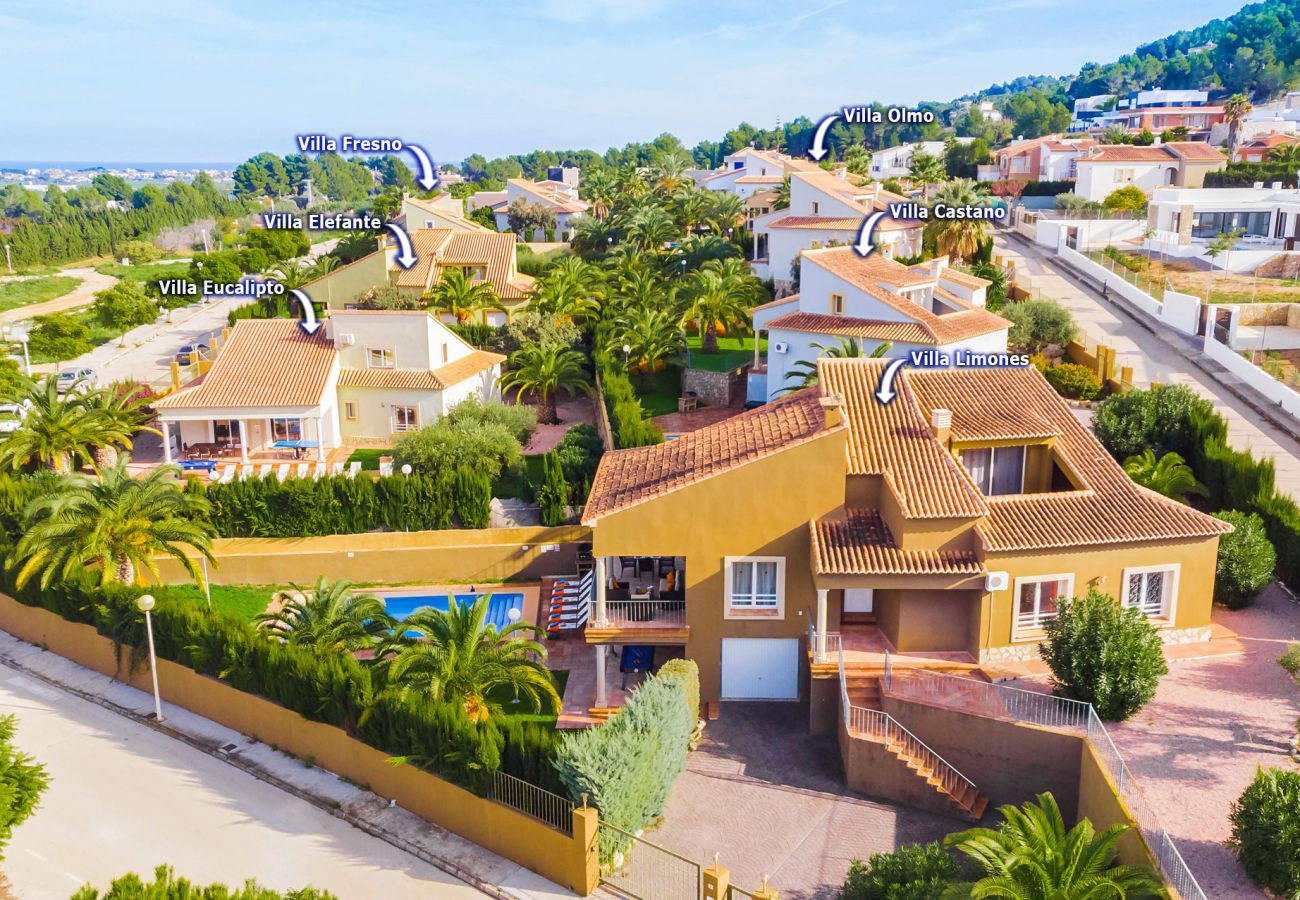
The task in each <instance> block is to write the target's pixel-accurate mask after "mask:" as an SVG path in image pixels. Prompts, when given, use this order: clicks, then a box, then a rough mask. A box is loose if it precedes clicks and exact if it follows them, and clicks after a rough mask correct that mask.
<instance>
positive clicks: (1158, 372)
mask: <svg viewBox="0 0 1300 900" xmlns="http://www.w3.org/2000/svg"><path fill="white" fill-rule="evenodd" d="M994 241H995V243H996V245H997V252H998V253H1000V254H1001V255H1002V256H1004V257H1010V258H1011V259H1014V260H1015V263H1016V270H1017V280H1018V282H1019V283H1020V285H1021V286H1022V287H1025V288H1027V289H1030V290H1033V291H1035V292H1039V293H1041V294H1042V296H1044V297H1052V298H1054V299H1056V300H1059V301H1061V303H1062V304H1064V305H1065V306H1066V307H1068V308H1069V310H1070V311H1071V312H1072V313H1073V314H1074V319H1075V321H1076V322H1077V323H1078V324H1079V327H1080V328H1081V329H1082V330H1083V331H1084V333H1085V334H1086V335H1087V336H1088V338H1089V339H1090V340H1091V341H1092V342H1094V343H1102V344H1107V345H1108V346H1111V347H1114V348H1115V352H1116V357H1117V365H1118V366H1132V367H1133V379H1134V381H1135V382H1136V383H1137V384H1140V385H1145V384H1149V383H1151V382H1153V381H1154V382H1159V383H1161V384H1185V385H1187V386H1188V387H1190V388H1192V389H1193V390H1194V391H1196V392H1197V393H1198V394H1200V395H1201V396H1203V397H1206V398H1208V399H1209V400H1211V401H1213V403H1214V405H1215V406H1216V407H1217V408H1218V411H1219V413H1220V414H1221V415H1222V416H1223V417H1224V418H1226V419H1227V420H1228V441H1229V443H1230V444H1232V446H1234V447H1236V448H1237V449H1238V450H1249V451H1251V452H1252V453H1254V454H1255V456H1256V457H1267V458H1269V459H1272V460H1273V461H1274V463H1275V464H1276V465H1277V486H1278V489H1279V490H1282V491H1285V492H1286V493H1289V494H1290V495H1291V496H1292V497H1297V498H1300V439H1297V437H1296V436H1295V435H1288V434H1286V433H1284V432H1283V431H1281V430H1280V429H1279V428H1276V427H1275V426H1273V425H1272V424H1271V423H1269V422H1266V421H1264V420H1263V419H1262V418H1261V417H1260V416H1259V414H1258V413H1256V412H1255V411H1254V410H1252V409H1250V408H1249V407H1247V406H1246V405H1245V404H1244V403H1242V402H1241V400H1240V399H1239V398H1237V397H1236V396H1235V395H1234V394H1233V393H1232V392H1231V391H1229V390H1227V389H1226V388H1224V386H1223V385H1222V384H1220V383H1219V382H1217V381H1216V380H1215V379H1213V378H1211V377H1210V376H1209V375H1207V374H1205V373H1204V372H1203V371H1201V370H1200V369H1199V368H1197V367H1196V366H1194V365H1193V364H1192V363H1191V362H1190V361H1189V360H1188V358H1187V356H1185V355H1184V354H1183V353H1180V352H1179V351H1178V350H1176V349H1174V348H1172V347H1170V346H1169V345H1168V344H1166V343H1165V342H1164V341H1163V340H1161V339H1160V338H1158V337H1156V336H1155V335H1154V334H1152V333H1151V332H1150V331H1148V330H1147V329H1146V328H1144V327H1142V326H1141V325H1139V324H1138V323H1137V321H1135V320H1134V319H1133V318H1131V317H1130V316H1129V315H1127V314H1126V313H1124V312H1122V311H1120V310H1119V309H1118V308H1117V307H1116V302H1119V301H1115V300H1102V299H1101V297H1100V295H1099V294H1097V293H1096V292H1095V291H1093V290H1092V289H1091V287H1083V286H1082V285H1080V284H1079V282H1078V281H1076V280H1074V279H1073V278H1071V277H1069V276H1068V275H1065V274H1063V273H1062V272H1061V271H1060V270H1059V269H1058V268H1056V266H1055V264H1054V257H1053V255H1052V254H1051V253H1049V252H1048V251H1047V249H1046V248H1042V247H1038V246H1037V245H1031V244H1026V243H1022V242H1020V241H1015V240H1013V239H1010V238H1008V237H1006V236H1005V235H1002V234H998V235H996V236H995V238H994ZM1189 352H1197V351H1195V350H1193V349H1190V348H1189Z"/></svg>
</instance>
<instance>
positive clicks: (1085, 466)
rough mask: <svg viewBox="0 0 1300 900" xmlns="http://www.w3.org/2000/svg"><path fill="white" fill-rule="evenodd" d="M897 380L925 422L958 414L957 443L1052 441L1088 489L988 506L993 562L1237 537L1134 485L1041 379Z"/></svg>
mask: <svg viewBox="0 0 1300 900" xmlns="http://www.w3.org/2000/svg"><path fill="white" fill-rule="evenodd" d="M899 380H900V381H905V382H906V383H907V384H908V386H909V389H910V393H911V395H912V396H913V397H914V398H916V402H917V403H919V404H920V408H921V411H922V412H923V413H924V414H925V415H926V416H928V415H929V413H930V411H931V410H932V409H935V408H938V407H943V408H945V409H949V410H952V413H953V433H954V435H956V436H959V438H960V437H971V438H973V439H980V440H991V439H994V438H996V437H1002V436H1006V437H1009V438H1017V437H1021V438H1023V436H1024V433H1025V432H1031V433H1033V434H1034V435H1042V434H1043V433H1044V432H1047V431H1049V430H1051V431H1055V436H1054V439H1053V444H1052V446H1053V449H1054V451H1055V454H1056V456H1057V458H1058V460H1059V462H1060V464H1061V466H1062V467H1063V468H1065V469H1066V470H1067V471H1069V472H1070V473H1071V474H1072V475H1073V476H1074V477H1075V478H1076V479H1077V480H1078V482H1079V483H1080V487H1081V489H1080V490H1075V491H1063V492H1055V493H1046V494H1013V495H1007V496H997V497H989V498H987V501H986V502H987V505H988V508H989V515H988V518H987V519H985V520H984V521H983V522H981V523H980V525H979V529H978V531H979V536H980V540H981V542H982V543H983V545H984V549H985V550H986V551H988V552H990V553H1004V552H1012V551H1022V550H1038V549H1051V548H1057V547H1077V546H1095V545H1106V544H1119V543H1132V542H1137V541H1158V540H1168V539H1181V538H1189V537H1210V536H1213V535H1217V534H1224V533H1226V532H1227V531H1230V530H1231V528H1230V526H1228V525H1227V524H1226V523H1224V522H1221V521H1219V520H1218V519H1215V518H1213V517H1212V516H1207V515H1205V514H1204V513H1200V512H1197V511H1196V510H1194V509H1192V508H1191V507H1190V506H1185V505H1183V504H1181V503H1178V502H1177V501H1175V500H1170V499H1169V498H1167V497H1162V496H1160V495H1159V494H1156V493H1154V492H1152V491H1149V490H1147V489H1146V488H1143V487H1139V486H1138V485H1136V484H1134V483H1133V481H1132V480H1131V479H1130V478H1129V477H1128V475H1127V474H1125V472H1124V470H1123V469H1122V468H1120V466H1119V464H1118V463H1116V462H1115V460H1114V459H1112V458H1111V456H1110V454H1109V453H1107V452H1106V450H1105V448H1103V447H1102V446H1101V444H1100V443H1099V442H1098V441H1097V439H1096V438H1095V437H1093V435H1092V433H1091V432H1090V431H1088V429H1087V428H1086V427H1085V426H1084V425H1083V423H1081V422H1080V421H1079V420H1078V418H1076V417H1075V415H1074V414H1073V413H1072V412H1071V411H1070V409H1069V407H1067V406H1066V405H1065V403H1064V402H1063V401H1062V400H1061V398H1060V397H1059V396H1057V394H1056V392H1055V391H1054V390H1052V388H1051V386H1050V385H1048V383H1047V381H1046V379H1044V378H1043V376H1042V375H1041V374H1040V373H1039V372H1038V371H1037V370H1036V369H1032V368H1026V369H962V370H948V371H939V370H925V371H919V370H918V371H908V372H906V373H905V377H903V378H900V379H899ZM995 398H996V399H995ZM894 405H896V403H895V404H894ZM998 407H1001V409H1000V410H999V409H998ZM950 458H951V457H950Z"/></svg>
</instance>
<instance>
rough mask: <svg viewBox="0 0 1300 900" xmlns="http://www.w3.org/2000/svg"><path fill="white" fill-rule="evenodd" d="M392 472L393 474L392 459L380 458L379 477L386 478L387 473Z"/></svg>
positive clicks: (390, 473)
mask: <svg viewBox="0 0 1300 900" xmlns="http://www.w3.org/2000/svg"><path fill="white" fill-rule="evenodd" d="M392 474H393V461H392V460H391V459H389V460H383V459H381V460H380V461H379V477H381V478H387V477H388V476H389V475H392Z"/></svg>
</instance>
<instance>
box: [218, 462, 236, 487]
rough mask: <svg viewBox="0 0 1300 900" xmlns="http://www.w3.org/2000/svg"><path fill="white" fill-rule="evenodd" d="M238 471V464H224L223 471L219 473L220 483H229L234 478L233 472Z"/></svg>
mask: <svg viewBox="0 0 1300 900" xmlns="http://www.w3.org/2000/svg"><path fill="white" fill-rule="evenodd" d="M238 471H239V467H238V466H226V468H225V471H223V472H222V473H221V483H222V484H229V483H230V482H232V481H234V480H235V473H236V472H238Z"/></svg>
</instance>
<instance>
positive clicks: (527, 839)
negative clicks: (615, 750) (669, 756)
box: [0, 594, 597, 896]
mask: <svg viewBox="0 0 1300 900" xmlns="http://www.w3.org/2000/svg"><path fill="white" fill-rule="evenodd" d="M0 628H3V629H4V630H5V631H7V632H9V633H10V634H12V635H14V636H15V637H18V638H21V639H22V640H24V641H28V642H29V643H32V644H37V645H39V646H41V647H44V648H46V649H48V650H50V651H51V652H53V653H56V654H58V655H59V656H63V657H66V658H67V659H70V660H72V661H73V662H75V663H78V664H80V665H83V666H85V667H87V668H89V669H93V670H94V671H96V672H99V673H100V674H102V675H107V676H108V677H110V678H115V679H117V680H119V681H122V682H125V683H127V684H130V685H133V686H134V687H136V688H139V689H140V690H142V691H149V690H151V687H150V682H149V670H148V668H147V666H141V667H140V668H138V669H137V670H136V671H134V672H128V671H126V667H127V659H128V656H129V651H124V652H123V657H122V664H121V665H120V666H119V664H118V659H117V654H116V652H115V650H114V648H113V642H112V641H110V640H109V639H108V638H106V637H104V636H103V635H101V634H99V633H98V632H96V631H95V629H93V628H91V627H90V626H89V625H79V624H76V623H73V622H68V621H67V620H65V619H63V618H61V617H60V616H57V615H55V614H54V613H52V612H49V611H48V610H44V609H38V608H35V607H29V606H24V605H23V604H21V603H19V602H18V601H16V600H14V599H13V598H11V597H8V596H5V595H3V594H0ZM158 684H159V689H160V691H161V693H162V696H163V699H165V700H166V701H167V702H168V703H174V704H175V705H177V706H180V707H182V708H184V709H187V710H190V711H191V712H194V713H197V714H198V715H201V716H203V717H204V718H207V719H211V720H212V721H214V722H218V723H220V724H221V725H224V726H226V727H227V728H233V729H234V730H236V731H238V732H240V733H241V734H246V735H249V736H250V737H253V738H256V739H257V740H259V741H261V742H262V743H265V744H270V745H272V746H275V747H278V748H279V749H281V750H284V751H286V752H288V753H291V754H293V755H295V756H299V757H303V758H306V757H312V758H313V759H314V760H315V762H316V764H317V765H318V766H320V767H321V768H323V769H326V770H328V771H330V772H333V773H335V774H336V775H342V776H346V777H347V778H348V779H350V780H351V781H354V782H356V783H357V784H361V785H365V786H367V787H369V789H370V790H372V791H374V792H375V793H376V794H378V795H380V796H381V797H388V798H391V799H394V800H396V801H397V803H398V804H399V805H400V806H402V807H403V808H405V809H409V810H410V811H411V812H413V813H415V814H416V815H418V816H420V817H421V818H423V819H426V820H428V821H430V822H433V823H435V824H437V825H440V826H441V827H443V828H446V829H447V830H448V831H451V832H453V833H455V834H458V835H460V836H461V837H464V838H466V839H468V840H471V841H473V842H474V843H476V844H479V845H480V846H483V847H486V848H488V849H489V850H492V851H494V852H496V853H499V854H500V855H501V856H504V857H505V858H506V859H509V860H512V861H513V862H516V863H518V864H519V865H521V866H524V867H526V868H528V869H531V870H532V871H534V872H537V873H538V874H540V875H544V876H545V877H547V878H549V879H550V880H551V881H554V882H556V883H557V884H561V885H564V886H566V887H568V888H570V889H572V890H574V891H576V892H577V893H579V894H581V895H583V896H586V895H587V894H590V893H591V892H592V891H594V890H595V889H596V883H597V852H596V839H597V822H596V811H595V810H594V809H587V810H581V809H580V810H575V812H574V833H573V837H569V836H567V835H565V834H562V833H561V832H559V831H556V830H555V829H553V828H551V827H549V826H547V825H543V824H542V823H541V822H539V821H537V820H535V819H533V818H531V817H529V816H526V815H524V814H522V813H519V812H516V811H515V810H513V809H510V808H509V807H505V806H502V805H500V804H498V803H493V802H492V801H490V800H485V799H483V798H482V797H478V796H476V795H474V794H471V793H469V792H468V791H465V790H463V789H461V788H459V787H457V786H455V785H453V784H451V783H450V782H447V781H443V780H442V779H441V778H438V777H437V776H435V775H430V774H429V773H427V772H422V771H420V770H419V769H417V768H414V767H413V766H393V765H390V764H389V762H388V756H387V754H385V753H381V752H380V751H378V750H376V749H374V748H373V747H370V746H369V745H367V744H363V743H362V742H360V741H357V740H354V739H352V738H350V737H348V736H347V734H346V733H344V732H343V731H342V730H341V729H338V728H335V727H333V726H331V725H323V724H321V723H319V722H312V721H309V720H307V719H304V718H303V717H302V716H300V715H298V714H297V713H295V712H292V711H290V710H287V709H285V708H284V707H282V706H278V705H276V704H274V703H271V702H270V701H269V700H264V699H262V698H261V697H257V696H254V695H252V694H246V693H244V692H242V691H239V690H236V689H235V688H233V687H230V686H229V685H227V684H224V683H222V682H220V681H217V680H216V679H214V678H208V677H206V676H204V675H200V674H198V673H197V672H195V671H193V670H192V669H188V668H186V667H184V666H181V665H178V664H176V663H173V662H169V661H167V660H159V662H158Z"/></svg>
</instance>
